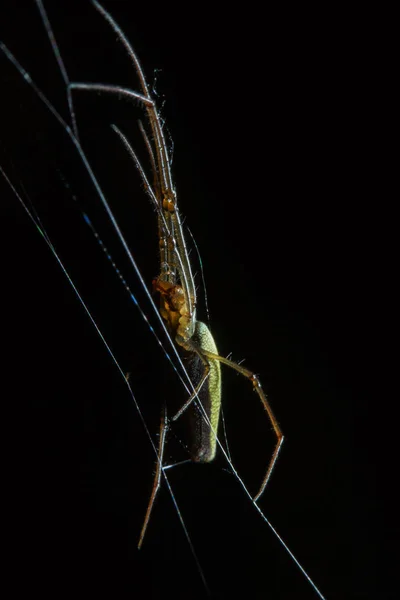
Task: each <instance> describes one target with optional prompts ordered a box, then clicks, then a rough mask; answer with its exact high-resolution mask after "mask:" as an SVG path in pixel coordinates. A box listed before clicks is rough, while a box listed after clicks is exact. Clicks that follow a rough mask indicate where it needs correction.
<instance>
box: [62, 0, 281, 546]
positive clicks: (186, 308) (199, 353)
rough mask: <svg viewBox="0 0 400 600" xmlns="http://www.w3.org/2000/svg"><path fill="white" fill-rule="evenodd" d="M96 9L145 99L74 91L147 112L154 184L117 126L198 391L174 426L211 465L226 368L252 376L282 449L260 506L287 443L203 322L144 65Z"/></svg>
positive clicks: (169, 315)
mask: <svg viewBox="0 0 400 600" xmlns="http://www.w3.org/2000/svg"><path fill="white" fill-rule="evenodd" d="M92 3H93V5H94V7H95V8H96V9H97V10H98V12H99V13H100V14H101V15H102V16H103V17H104V18H105V19H106V21H107V22H108V23H109V25H110V26H111V28H112V29H113V31H114V32H115V34H116V35H117V37H118V39H119V40H120V42H121V43H122V44H123V46H124V48H125V50H126V52H127V54H128V56H129V57H130V60H131V62H132V64H133V66H134V69H135V71H136V74H137V76H138V78H139V82H140V87H141V93H139V92H136V91H132V90H130V89H127V88H123V87H120V86H115V85H111V84H96V83H70V84H69V91H70V90H81V91H82V90H86V91H97V92H104V93H110V94H117V95H119V96H125V97H126V98H129V99H135V100H136V101H138V102H139V103H141V104H142V105H143V107H144V108H145V110H146V112H147V117H148V121H149V124H150V134H151V135H149V134H148V133H147V132H146V130H145V128H144V126H143V124H142V123H141V122H139V127H140V131H141V134H142V136H143V140H144V143H145V146H146V149H147V153H148V156H149V160H150V164H151V170H152V182H151V183H150V181H149V179H148V177H147V175H146V173H145V170H144V168H143V167H142V165H141V163H140V161H139V159H138V157H137V155H136V153H135V152H134V150H133V148H132V146H131V145H130V143H129V141H128V139H127V137H126V136H125V135H124V133H123V132H122V131H120V130H119V129H118V128H117V127H116V126H115V125H113V126H112V127H113V129H114V131H115V133H116V134H117V135H118V136H119V137H120V139H121V141H122V143H123V144H124V146H125V148H126V149H127V151H128V152H129V154H130V156H131V157H132V160H133V162H134V163H135V165H136V168H137V170H138V171H139V173H140V175H141V178H142V181H143V185H144V188H145V191H146V193H147V195H148V197H149V199H150V201H151V202H152V204H153V206H154V208H155V211H156V213H157V219H158V233H159V246H160V274H159V276H158V277H157V278H156V279H154V281H153V290H154V291H155V292H157V293H158V294H159V295H160V314H161V316H162V318H163V319H164V321H165V324H166V327H167V330H168V332H169V333H170V335H171V337H172V339H173V341H174V343H175V345H176V348H177V350H178V353H179V354H180V356H181V357H182V359H183V360H184V361H185V365H186V369H187V372H188V374H189V377H190V380H191V384H192V393H191V395H190V397H189V398H188V400H187V401H186V402H185V403H184V404H183V406H182V407H181V408H180V409H179V410H178V412H177V413H176V414H175V415H173V417H172V421H176V420H177V419H179V418H180V417H181V416H182V415H183V414H184V413H185V412H188V416H189V418H190V422H191V425H190V428H191V439H190V442H189V446H190V456H191V459H192V460H193V461H195V462H203V463H204V462H210V461H212V460H213V459H214V457H215V454H216V449H217V431H218V422H219V416H220V409H221V363H222V364H224V365H226V366H228V367H230V368H232V369H234V370H236V371H237V372H238V373H240V374H241V375H243V376H244V377H246V378H247V379H248V380H249V382H250V383H251V384H252V386H253V389H254V390H255V391H256V393H257V395H258V397H259V399H260V401H261V403H262V405H263V406H264V409H265V411H266V413H267V415H268V418H269V420H270V422H271V424H272V427H273V430H274V433H275V435H276V444H275V448H274V451H273V454H272V457H271V459H270V461H269V464H268V467H267V470H266V473H265V475H264V477H263V480H262V482H261V486H260V488H259V490H258V492H257V494H256V495H255V496H254V498H253V500H254V501H257V500H258V499H259V498H260V496H261V495H262V493H263V492H264V490H265V488H266V486H267V483H268V481H269V479H270V476H271V473H272V471H273V468H274V466H275V463H276V460H277V458H278V454H279V451H280V449H281V447H282V443H283V439H284V436H283V434H282V431H281V428H280V426H279V424H278V422H277V420H276V418H275V415H274V413H273V412H272V409H271V406H270V404H269V402H268V399H267V397H266V394H265V392H264V391H263V388H262V386H261V383H260V380H259V378H258V376H257V375H256V374H255V373H253V372H252V371H250V370H249V369H246V368H244V367H243V366H241V365H239V364H237V363H235V362H234V361H232V360H230V359H228V358H225V357H223V356H220V354H219V353H218V350H217V346H216V343H215V341H214V338H213V336H212V334H211V332H210V329H209V328H208V326H207V325H206V324H205V323H203V322H201V321H199V320H197V316H196V304H197V299H196V288H195V283H194V277H193V274H192V269H191V265H190V260H189V255H188V250H187V246H186V243H185V237H184V232H183V228H182V220H181V217H180V213H179V208H178V202H177V195H176V191H175V188H174V185H173V182H172V177H171V170H170V162H171V161H170V157H169V153H168V148H167V145H166V141H165V137H164V133H163V128H162V125H161V120H160V115H159V112H158V110H157V106H156V103H155V101H154V99H153V98H152V96H151V94H150V92H149V87H148V84H147V82H146V79H145V76H144V74H143V70H142V67H141V65H140V62H139V60H138V58H137V56H136V54H135V52H134V50H133V48H132V46H131V44H130V43H129V41H128V39H127V38H126V36H125V34H124V33H123V32H122V30H121V28H120V27H119V26H118V24H117V23H116V22H115V21H114V19H113V17H112V16H111V15H110V13H108V12H107V11H106V10H105V9H104V8H103V7H102V6H101V5H100V4H99V3H98V2H97V1H96V0H92ZM168 422H169V420H168V417H167V409H166V407H165V406H164V407H163V409H162V418H161V426H160V437H159V448H158V461H157V468H156V472H155V477H154V482H153V487H152V492H151V495H150V500H149V503H148V506H147V510H146V516H145V519H144V523H143V527H142V530H141V533H140V537H139V543H138V547H139V548H140V547H141V545H142V543H143V540H144V536H145V533H146V529H147V526H148V523H149V520H150V515H151V512H152V509H153V506H154V501H155V499H156V496H157V492H158V490H159V487H160V482H161V471H162V466H163V454H164V448H165V444H166V434H167V430H168Z"/></svg>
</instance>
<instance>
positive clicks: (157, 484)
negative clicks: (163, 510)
mask: <svg viewBox="0 0 400 600" xmlns="http://www.w3.org/2000/svg"><path fill="white" fill-rule="evenodd" d="M167 430H168V426H167V411H166V408H165V407H164V408H163V410H162V412H161V424H160V441H159V444H158V458H157V466H156V472H155V475H154V482H153V488H152V490H151V495H150V500H149V503H148V505H147V510H146V515H145V517H144V521H143V525H142V530H141V532H140V537H139V543H138V549H139V550H140V548H141V547H142V544H143V539H144V536H145V534H146V530H147V526H148V524H149V521H150V515H151V511H152V510H153V506H154V502H155V499H156V496H157V492H158V490H159V488H160V482H161V472H162V468H163V457H164V447H165V436H166V434H167Z"/></svg>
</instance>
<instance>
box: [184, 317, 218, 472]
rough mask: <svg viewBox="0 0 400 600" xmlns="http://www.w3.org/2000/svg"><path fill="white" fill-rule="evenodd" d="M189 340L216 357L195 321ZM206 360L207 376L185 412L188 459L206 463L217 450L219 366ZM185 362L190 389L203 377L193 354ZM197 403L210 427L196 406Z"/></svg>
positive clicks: (207, 335) (210, 339) (204, 331)
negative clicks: (199, 404) (187, 431)
mask: <svg viewBox="0 0 400 600" xmlns="http://www.w3.org/2000/svg"><path fill="white" fill-rule="evenodd" d="M192 341H193V342H194V343H195V344H196V345H197V347H199V348H200V349H202V350H206V351H208V352H212V353H213V354H218V350H217V347H216V345H215V342H214V338H213V337H212V335H211V332H210V330H209V329H208V327H207V325H205V323H202V322H201V321H197V322H196V328H195V332H194V335H193V337H192ZM207 360H208V363H209V365H210V373H209V376H208V378H207V379H206V381H205V382H204V384H203V386H202V388H201V390H200V392H199V394H198V400H197V399H196V401H194V402H193V403H192V404H191V406H190V407H189V408H188V409H187V411H186V412H187V413H188V414H187V420H188V429H189V436H190V438H189V450H190V454H191V457H192V460H194V461H196V462H210V461H211V460H213V458H214V457H215V453H216V450H217V441H216V433H217V431H218V422H219V414H220V410H221V365H220V362H219V361H217V360H213V359H207ZM185 362H186V367H187V371H188V373H189V376H190V378H191V380H192V383H193V386H194V387H196V386H197V384H198V383H199V382H200V380H201V378H202V376H203V374H204V369H205V367H204V363H203V361H202V360H201V358H200V357H199V356H198V355H197V354H196V353H195V352H193V353H191V354H190V356H189V357H187V358H186V361H185ZM199 401H200V403H201V404H202V406H203V409H204V411H205V413H206V415H207V418H208V420H209V422H210V424H211V427H210V425H209V423H208V422H207V420H206V419H205V418H204V415H203V412H202V411H201V409H200V408H199V407H198V405H197V404H198V402H199Z"/></svg>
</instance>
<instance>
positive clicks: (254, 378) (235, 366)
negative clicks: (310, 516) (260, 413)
mask: <svg viewBox="0 0 400 600" xmlns="http://www.w3.org/2000/svg"><path fill="white" fill-rule="evenodd" d="M202 352H203V354H204V356H206V357H207V358H210V359H212V360H218V361H219V362H221V363H223V364H224V365H227V366H228V367H230V368H231V369H235V371H238V373H241V374H242V375H244V377H247V379H249V380H250V381H251V383H252V384H253V387H254V389H255V391H256V392H257V395H258V397H259V398H260V400H261V402H262V404H263V406H264V408H265V410H266V412H267V415H268V418H269V420H270V421H271V425H272V427H273V429H274V432H275V435H276V438H277V441H276V444H275V449H274V452H273V454H272V457H271V460H270V461H269V465H268V469H267V471H266V473H265V476H264V478H263V480H262V482H261V486H260V489H259V490H258V492H257V494H256V495H255V496H254V498H253V500H254V501H255V502H256V501H257V500H258V499H259V498H260V496H261V495H262V493H263V492H264V490H265V488H266V486H267V483H268V481H269V478H270V477H271V473H272V470H273V468H274V466H275V463H276V460H277V458H278V454H279V451H280V449H281V447H282V444H283V440H284V435H283V433H282V431H281V428H280V427H279V424H278V421H277V420H276V418H275V415H274V413H273V412H272V408H271V406H270V404H269V402H268V400H267V396H266V395H265V393H264V390H263V389H262V386H261V383H260V380H259V379H258V377H257V375H255V374H254V373H252V372H251V371H249V370H248V369H245V368H244V367H241V366H240V365H238V364H236V363H235V362H233V361H232V360H229V359H228V358H224V357H222V356H219V355H218V354H213V353H212V352H208V351H207V350H202Z"/></svg>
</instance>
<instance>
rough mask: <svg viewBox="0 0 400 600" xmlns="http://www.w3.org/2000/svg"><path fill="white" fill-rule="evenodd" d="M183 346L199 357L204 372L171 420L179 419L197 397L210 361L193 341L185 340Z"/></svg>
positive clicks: (206, 375)
mask: <svg viewBox="0 0 400 600" xmlns="http://www.w3.org/2000/svg"><path fill="white" fill-rule="evenodd" d="M183 347H184V348H186V349H187V350H189V351H190V352H195V353H196V354H197V356H198V357H199V358H200V360H201V362H202V363H203V365H204V373H203V375H202V377H201V379H200V381H199V383H198V384H197V385H196V388H195V389H194V390H193V392H192V394H191V395H190V398H189V399H188V400H186V402H185V404H184V405H183V406H182V407H181V408H180V409H179V410H178V412H177V413H176V414H175V415H174V416H173V417H172V420H173V421H176V420H177V419H179V417H180V416H181V415H182V414H183V413H184V412H185V410H186V409H187V408H189V406H190V405H191V404H192V402H193V400H194V399H195V398H197V396H198V394H199V392H200V390H201V388H202V387H203V385H204V383H205V381H206V379H207V377H208V376H209V374H210V363H209V362H208V359H207V358H206V357H205V356H204V354H203V351H202V350H199V349H198V348H197V346H196V344H194V343H193V342H190V341H188V342H186V343H185V346H183Z"/></svg>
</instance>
